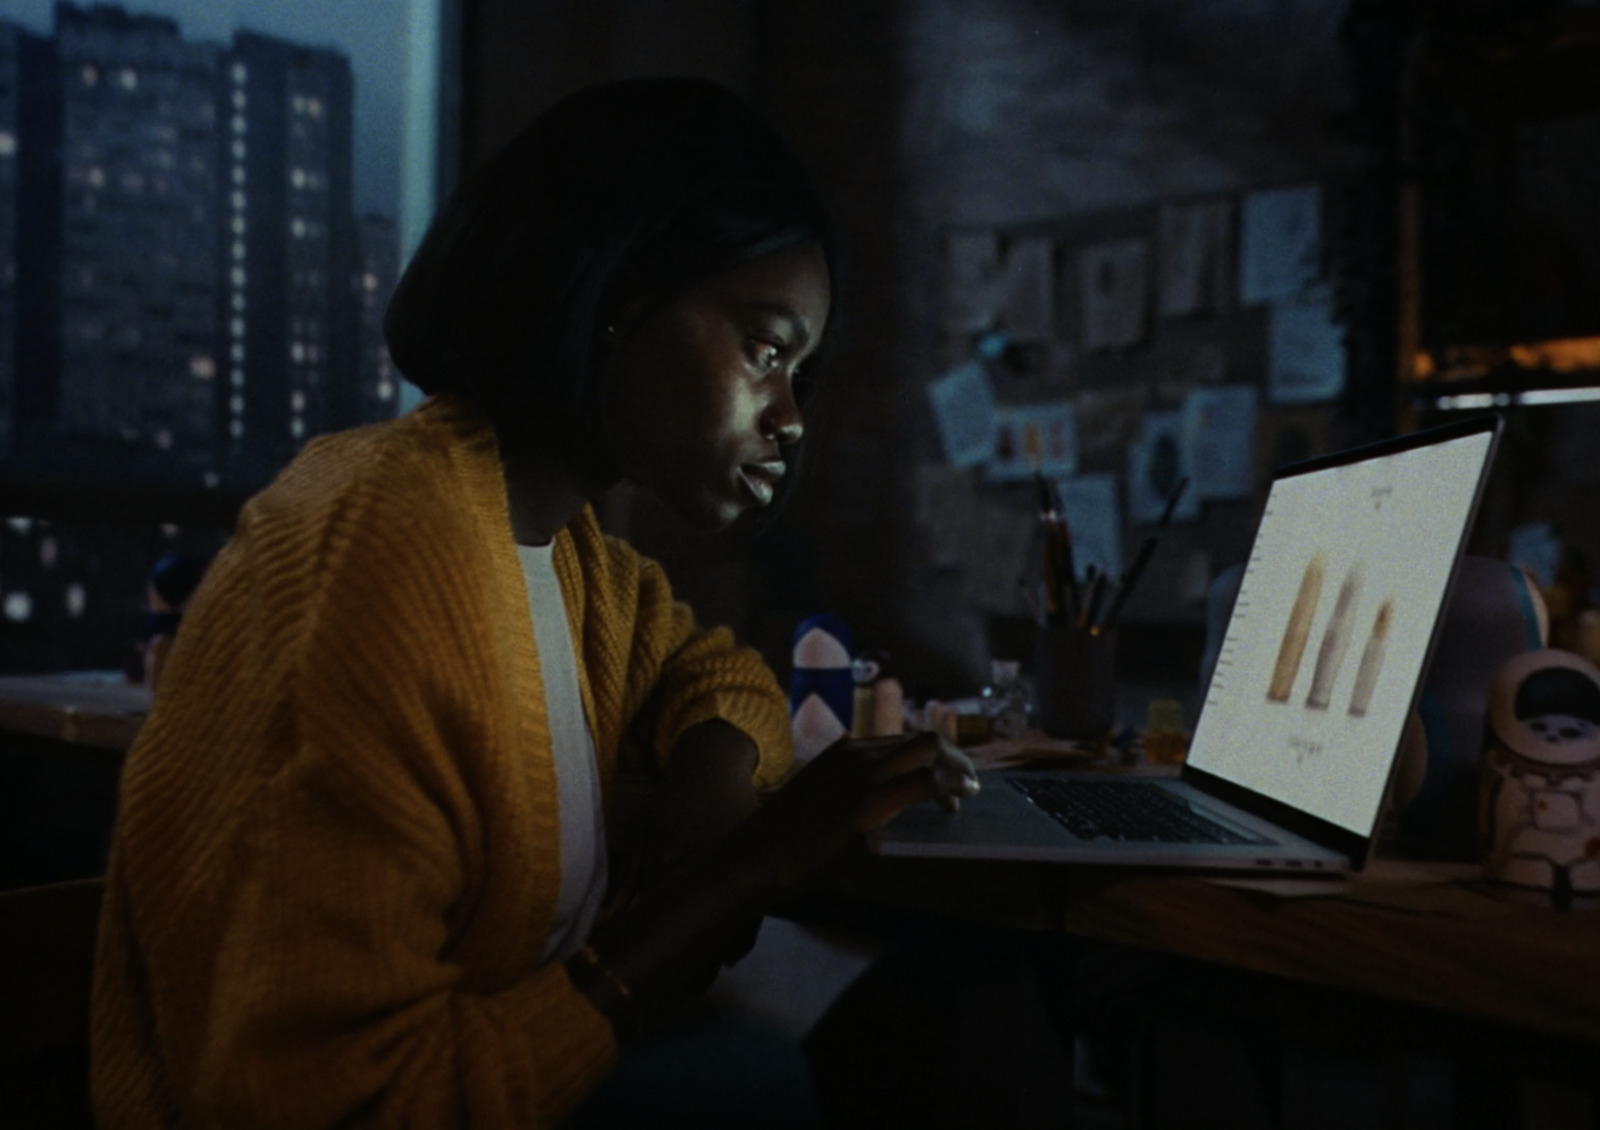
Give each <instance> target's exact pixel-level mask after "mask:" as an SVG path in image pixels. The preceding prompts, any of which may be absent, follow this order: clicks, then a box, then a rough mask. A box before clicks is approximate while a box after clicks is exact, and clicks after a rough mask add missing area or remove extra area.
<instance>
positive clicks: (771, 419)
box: [761, 381, 806, 445]
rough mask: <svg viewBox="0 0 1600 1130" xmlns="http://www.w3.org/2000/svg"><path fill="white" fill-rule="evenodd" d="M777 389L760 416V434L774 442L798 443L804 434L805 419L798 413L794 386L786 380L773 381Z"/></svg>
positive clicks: (798, 407)
mask: <svg viewBox="0 0 1600 1130" xmlns="http://www.w3.org/2000/svg"><path fill="white" fill-rule="evenodd" d="M774 383H775V384H776V385H777V386H778V388H779V391H778V392H777V394H776V395H774V396H773V398H772V400H771V401H770V402H769V403H768V404H767V408H766V411H765V412H763V413H762V416H761V434H762V436H763V437H764V438H766V439H770V440H772V441H773V442H775V443H779V444H784V445H788V444H791V443H799V442H800V437H801V436H803V435H805V431H806V426H805V420H804V418H803V417H802V416H801V414H800V403H799V401H797V400H796V399H795V396H794V388H793V386H792V385H791V384H790V383H789V382H788V381H777V382H774Z"/></svg>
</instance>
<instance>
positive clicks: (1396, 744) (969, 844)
mask: <svg viewBox="0 0 1600 1130" xmlns="http://www.w3.org/2000/svg"><path fill="white" fill-rule="evenodd" d="M1500 430H1501V422H1500V418H1499V417H1498V416H1492V415H1491V416H1484V417H1478V418H1475V419H1471V420H1465V421H1461V422H1459V423H1452V424H1447V425H1445V426H1443V427H1438V428H1432V429H1429V430H1426V431H1421V432H1416V433H1413V434H1411V435H1407V436H1402V437H1400V438H1398V439H1393V440H1386V441H1383V442H1380V443H1374V444H1369V445H1366V446H1363V447H1359V448H1354V449H1352V450H1349V451H1344V452H1339V453H1336V454H1333V455H1328V456H1324V457H1321V458H1317V459H1313V460H1309V461H1306V462H1304V463H1297V464H1294V465H1291V466H1288V467H1285V468H1283V469H1281V470H1279V471H1278V472H1277V473H1276V474H1275V475H1274V476H1273V482H1272V486H1271V489H1270V491H1269V493H1268V496H1267V503H1266V507H1265V510H1264V511H1263V514H1262V517H1261V522H1260V525H1259V527H1258V529H1257V531H1256V537H1255V542H1254V545H1253V547H1252V549H1251V552H1250V557H1249V560H1248V562H1247V564H1246V566H1245V571H1244V576H1243V580H1242V582H1241V585H1240V589H1239V595H1238V598H1237V600H1236V601H1235V603H1234V608H1233V612H1232V615H1231V616H1230V618H1229V620H1228V625H1227V629H1226V632H1225V634H1224V637H1223V641H1222V645H1221V650H1220V652H1219V654H1218V659H1217V664H1216V668H1215V672H1214V674H1213V675H1212V678H1211V682H1210V685H1209V688H1208V689H1207V692H1206V696H1205V699H1204V702H1203V704H1202V707H1201V711H1200V716H1199V718H1198V720H1197V722H1196V725H1195V731H1194V736H1193V739H1192V741H1191V742H1190V746H1189V754H1188V757H1187V759H1186V761H1185V763H1184V765H1183V767H1182V770H1181V772H1180V773H1179V775H1178V776H1176V777H1172V776H1167V777H1156V776H1149V775H1143V776H1141V775H1137V774H1131V775H1130V774H1104V773H1102V774H1095V773H1089V772H1054V771H1047V770H1038V771H1030V770H1022V771H1013V772H1006V773H1000V772H996V773H988V774H985V775H984V788H983V791H982V792H981V793H979V794H978V795H977V796H976V797H973V798H971V799H968V800H964V801H962V805H961V811H960V812H959V813H946V812H943V811H941V810H940V809H938V808H937V807H936V806H934V805H933V804H931V803H929V804H922V805H916V806H913V807H912V808H909V809H907V810H905V811H904V812H902V813H901V814H900V815H899V816H897V817H896V818H895V819H894V820H893V821H891V822H890V823H889V824H888V825H887V826H886V827H884V828H883V829H882V830H881V831H879V832H878V833H877V835H876V836H875V837H874V841H873V847H874V850H876V851H877V852H879V853H881V854H884V855H894V856H938V857H951V858H966V859H1014V860H1043V861H1060V862H1068V863H1096V864H1130V865H1138V866H1155V867H1201V868H1215V869H1224V870H1248V871H1257V870H1263V869H1288V870H1293V871H1295V872H1298V873H1301V874H1306V873H1314V872H1324V873H1331V874H1337V873H1342V872H1347V871H1351V870H1359V869H1360V868H1361V867H1363V866H1364V865H1365V863H1366V860H1367V857H1368V855H1369V853H1370V851H1371V848H1372V844H1373V840H1374V837H1375V835H1376V832H1377V828H1378V822H1379V818H1380V816H1381V814H1382V813H1381V810H1382V807H1383V802H1384V797H1385V794H1386V793H1387V791H1388V787H1389V779H1390V776H1391V773H1392V772H1393V769H1394V764H1395V761H1396V758H1397V755H1398V753H1399V750H1400V744H1401V739H1402V736H1403V734H1404V731H1405V727H1406V720H1407V718H1408V717H1409V715H1410V713H1411V711H1412V708H1413V707H1414V705H1415V700H1416V696H1417V692H1418V688H1419V686H1420V685H1421V682H1422V676H1423V673H1424V672H1425V671H1426V669H1427V664H1428V659H1429V656H1430V654H1431V652H1432V650H1433V646H1434V641H1435V639H1436V638H1437V636H1438V633H1439V626H1440V623H1441V622H1442V620H1443V619H1444V615H1443V613H1444V609H1445V607H1446V604H1447V601H1448V600H1449V597H1450V591H1451V587H1452V585H1453V582H1454V578H1455V573H1456V570H1457V566H1458V563H1459V561H1460V559H1461V555H1462V552H1463V549H1464V546H1465V544H1466V540H1467V535H1468V533H1469V531H1470V530H1471V527H1472V522H1473V517H1474V515H1475V514H1476V512H1477V508H1478V503H1479V500H1480V499H1481V497H1482V495H1483V491H1484V483H1485V481H1486V479H1487V477H1488V472H1489V466H1490V464H1491V462H1492V461H1493V458H1494V452H1495V448H1496V447H1497V445H1498V443H1499V437H1500Z"/></svg>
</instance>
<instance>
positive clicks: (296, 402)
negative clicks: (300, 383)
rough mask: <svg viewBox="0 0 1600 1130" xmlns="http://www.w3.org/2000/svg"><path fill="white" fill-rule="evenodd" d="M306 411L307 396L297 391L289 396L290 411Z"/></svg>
mask: <svg viewBox="0 0 1600 1130" xmlns="http://www.w3.org/2000/svg"><path fill="white" fill-rule="evenodd" d="M305 410H306V394H305V393H303V392H301V391H300V390H299V389H295V390H294V391H293V392H291V393H290V394H289V411H291V412H295V413H300V412H304V411H305Z"/></svg>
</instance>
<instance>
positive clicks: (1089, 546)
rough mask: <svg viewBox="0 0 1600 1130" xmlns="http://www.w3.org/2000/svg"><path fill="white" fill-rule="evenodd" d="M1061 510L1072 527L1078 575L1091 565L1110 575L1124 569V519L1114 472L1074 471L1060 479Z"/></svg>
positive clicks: (1074, 560)
mask: <svg viewBox="0 0 1600 1130" xmlns="http://www.w3.org/2000/svg"><path fill="white" fill-rule="evenodd" d="M1056 486H1057V489H1058V491H1059V493H1060V496H1061V511H1062V513H1063V514H1065V515H1066V518H1067V524H1068V525H1069V526H1070V527H1071V530H1072V560H1073V565H1074V566H1075V567H1076V569H1077V571H1078V574H1079V576H1082V575H1083V574H1084V573H1085V571H1087V569H1088V568H1089V566H1090V565H1093V566H1095V567H1096V568H1097V569H1099V570H1100V571H1101V572H1104V573H1106V574H1107V575H1108V576H1111V577H1116V576H1119V575H1120V574H1121V573H1122V521H1121V511H1120V510H1119V509H1118V507H1117V478H1116V476H1115V475H1107V474H1092V475H1074V476H1073V477H1072V478H1070V479H1060V480H1058V481H1057V484H1056Z"/></svg>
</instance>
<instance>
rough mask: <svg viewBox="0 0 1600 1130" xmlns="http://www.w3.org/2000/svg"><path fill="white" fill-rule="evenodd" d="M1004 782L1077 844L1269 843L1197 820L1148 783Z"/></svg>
mask: <svg viewBox="0 0 1600 1130" xmlns="http://www.w3.org/2000/svg"><path fill="white" fill-rule="evenodd" d="M1006 779H1007V780H1008V781H1010V782H1011V784H1012V785H1014V786H1015V787H1016V788H1017V790H1018V791H1019V792H1021V793H1022V795H1023V796H1025V797H1027V798H1028V799H1029V800H1030V801H1032V802H1033V803H1034V804H1035V805H1037V806H1038V807H1039V808H1040V809H1041V810H1042V811H1043V812H1045V813H1046V814H1047V815H1049V816H1051V817H1052V818H1054V819H1055V820H1056V822H1057V823H1059V824H1060V825H1061V826H1062V827H1064V828H1065V829H1066V830H1067V831H1069V832H1071V833H1072V834H1073V835H1074V836H1077V837H1078V838H1079V839H1082V840H1125V841H1129V842H1133V843H1174V844H1264V843H1268V842H1269V841H1267V840H1265V839H1262V838H1261V837H1259V836H1254V835H1251V834H1249V833H1246V832H1241V831H1236V830H1234V829H1233V828H1229V827H1227V826H1226V825H1224V824H1220V823H1218V822H1217V821H1215V820H1210V819H1208V818H1206V817H1204V816H1201V815H1200V814H1199V813H1197V812H1195V811H1194V809H1192V808H1191V807H1189V805H1188V803H1187V802H1185V801H1183V800H1181V799H1179V798H1178V797H1176V796H1174V795H1173V794H1172V793H1170V792H1168V791H1167V790H1166V789H1163V788H1160V787H1159V786H1151V785H1150V784H1148V783H1140V782H1133V781H1085V780H1080V779H1076V778H1072V779H1061V778H1055V777H1046V776H1027V777H1008V778H1006Z"/></svg>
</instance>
